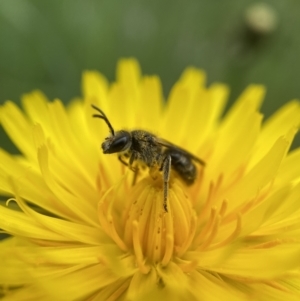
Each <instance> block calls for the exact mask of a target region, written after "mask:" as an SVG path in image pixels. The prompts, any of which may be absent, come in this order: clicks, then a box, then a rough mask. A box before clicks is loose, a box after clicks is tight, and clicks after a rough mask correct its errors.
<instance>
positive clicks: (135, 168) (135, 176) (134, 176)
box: [129, 152, 139, 186]
mask: <svg viewBox="0 0 300 301" xmlns="http://www.w3.org/2000/svg"><path fill="white" fill-rule="evenodd" d="M136 158H137V156H136V153H135V152H132V154H131V156H130V159H129V168H130V169H131V170H132V171H133V172H134V174H133V179H132V186H134V185H135V183H136V180H137V177H138V173H139V169H138V167H133V166H132V164H133V162H134V161H135V160H136Z"/></svg>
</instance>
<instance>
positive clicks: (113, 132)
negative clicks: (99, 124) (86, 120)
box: [91, 105, 115, 136]
mask: <svg viewBox="0 0 300 301" xmlns="http://www.w3.org/2000/svg"><path fill="white" fill-rule="evenodd" d="M91 106H92V108H93V109H95V110H96V111H98V112H99V113H100V114H101V115H100V114H93V117H97V118H101V119H103V120H104V121H105V123H106V124H107V126H108V127H109V130H110V132H111V134H112V136H114V135H115V131H114V128H113V127H112V125H111V124H110V122H109V120H108V118H107V117H106V115H105V114H104V112H103V111H102V110H100V109H99V108H98V107H96V106H95V105H91Z"/></svg>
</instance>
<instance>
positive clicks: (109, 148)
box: [101, 131, 131, 154]
mask: <svg viewBox="0 0 300 301" xmlns="http://www.w3.org/2000/svg"><path fill="white" fill-rule="evenodd" d="M130 146H131V135H130V133H129V132H126V131H118V132H116V133H115V134H114V135H113V136H110V137H107V138H105V140H104V142H103V143H102V145H101V147H102V150H103V153H104V154H112V153H119V152H123V151H126V150H128V149H129V148H130Z"/></svg>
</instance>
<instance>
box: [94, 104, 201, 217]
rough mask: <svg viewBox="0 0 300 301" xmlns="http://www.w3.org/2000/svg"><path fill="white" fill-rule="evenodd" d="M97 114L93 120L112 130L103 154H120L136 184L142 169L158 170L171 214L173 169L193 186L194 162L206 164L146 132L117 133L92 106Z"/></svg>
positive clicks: (164, 204)
mask: <svg viewBox="0 0 300 301" xmlns="http://www.w3.org/2000/svg"><path fill="white" fill-rule="evenodd" d="M92 108H93V109H95V110H96V111H97V112H98V113H97V114H93V117H96V118H101V119H103V120H104V121H105V123H106V125H107V126H108V128H109V131H110V136H108V137H106V138H105V140H104V142H103V143H102V144H101V148H102V150H103V153H104V154H112V153H118V159H119V160H120V162H121V163H122V164H124V165H126V166H128V167H129V168H130V169H131V170H132V171H134V180H133V184H134V183H135V181H136V178H137V175H138V172H139V169H140V168H143V167H147V168H149V170H150V172H151V171H153V170H157V169H158V170H159V171H160V172H162V175H163V182H164V186H163V192H164V197H163V208H164V210H165V212H168V207H167V200H168V195H169V180H170V173H171V168H172V170H174V171H175V172H176V173H177V174H178V175H179V177H180V178H181V179H182V180H183V181H184V182H185V183H186V184H187V185H191V184H193V183H194V181H195V179H196V177H197V168H196V166H195V164H194V162H196V163H198V164H200V165H202V166H205V162H204V161H203V160H201V159H199V158H198V157H196V156H194V155H193V154H191V153H190V152H188V151H186V150H185V149H182V148H181V147H179V146H177V145H175V144H173V143H171V142H168V141H167V140H164V139H162V138H159V137H157V136H155V135H153V134H151V133H149V132H147V131H143V130H133V131H125V130H120V131H115V130H114V128H113V126H112V125H111V123H110V121H109V119H108V118H107V116H106V115H105V114H104V112H103V111H102V110H101V109H99V108H98V107H96V106H95V105H92Z"/></svg>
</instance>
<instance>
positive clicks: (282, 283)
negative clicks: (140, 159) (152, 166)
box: [0, 60, 300, 301]
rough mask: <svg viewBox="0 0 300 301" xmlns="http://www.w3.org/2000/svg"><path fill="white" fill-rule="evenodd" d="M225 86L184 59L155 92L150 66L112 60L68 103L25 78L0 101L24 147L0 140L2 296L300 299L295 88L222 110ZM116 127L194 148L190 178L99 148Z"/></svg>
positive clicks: (299, 110) (247, 96) (257, 90)
mask: <svg viewBox="0 0 300 301" xmlns="http://www.w3.org/2000/svg"><path fill="white" fill-rule="evenodd" d="M227 94H228V89H227V87H226V86H224V85H222V84H214V85H211V86H209V87H206V85H205V74H204V73H203V72H202V71H200V70H197V69H194V68H189V69H187V70H186V71H185V72H184V73H183V75H182V76H181V78H180V79H179V81H178V82H177V83H176V84H175V85H174V87H173V88H172V90H171V92H170V95H169V97H168V100H167V102H166V105H164V101H163V96H162V91H161V84H160V81H159V78H158V77H156V76H151V77H145V76H144V77H143V76H141V74H140V70H139V65H138V63H137V62H136V61H135V60H122V61H120V63H119V65H118V68H117V80H116V82H115V83H113V84H109V83H108V82H107V80H106V79H105V78H104V77H103V76H102V75H100V74H98V73H96V72H86V73H84V75H83V100H80V99H76V100H74V101H73V102H72V103H71V104H70V105H69V106H68V107H66V108H65V107H64V106H63V105H62V103H61V102H60V101H59V100H54V101H49V100H48V99H47V98H46V97H45V96H44V95H43V94H42V93H40V92H37V91H36V92H33V93H31V94H28V95H25V96H24V97H23V99H22V105H23V108H24V111H25V112H23V111H22V110H21V109H19V108H18V107H17V106H16V105H15V104H13V103H12V102H7V103H6V104H5V105H3V106H2V107H1V110H0V114H1V124H2V126H3V128H4V130H5V131H6V132H7V133H8V135H9V136H10V138H11V140H12V141H13V142H14V143H15V145H16V146H17V147H18V148H19V150H20V152H21V155H12V154H9V153H7V152H6V151H5V150H3V149H1V150H0V193H1V195H2V196H6V199H8V201H7V202H6V203H5V204H2V206H0V216H1V218H0V228H1V229H2V232H5V233H8V234H10V235H11V236H10V237H9V238H7V239H5V240H2V242H1V243H0V267H1V273H0V287H1V295H2V298H3V300H5V301H6V300H21V301H22V300H46V301H47V300H70V301H73V300H89V301H92V300H95V301H96V300H99V301H102V300H111V301H113V300H153V299H154V298H156V300H178V301H179V300H209V301H210V300H218V301H219V300H239V301H240V300H300V273H299V272H300V269H299V267H300V239H299V235H300V203H299V201H300V149H296V150H293V151H292V152H289V147H290V145H291V142H292V140H293V137H294V135H295V133H296V131H297V127H298V126H299V122H300V105H299V102H297V101H291V102H289V103H287V104H286V105H285V106H283V107H282V108H281V109H280V110H278V112H276V113H275V114H274V115H273V116H272V117H271V118H269V119H268V120H266V121H263V118H262V115H261V114H260V113H259V107H260V105H261V102H262V99H263V97H264V94H265V90H264V88H263V87H262V86H259V85H253V86H250V87H248V88H247V89H246V90H245V91H244V93H243V94H242V95H241V96H240V97H239V99H238V100H237V102H236V103H235V104H234V106H233V107H232V108H231V110H230V111H229V112H228V113H227V114H226V115H225V117H222V112H223V109H224V106H225V102H226V98H227ZM91 104H93V105H96V106H97V107H99V108H101V109H102V110H103V111H104V112H105V114H107V116H108V117H109V119H110V122H111V123H112V125H113V127H114V129H116V130H119V129H126V130H129V131H130V130H132V129H144V130H146V131H150V132H151V133H153V135H155V136H157V137H162V138H164V139H167V140H168V141H171V142H172V143H174V144H175V145H178V146H180V147H182V148H184V149H186V150H188V151H189V152H191V153H192V154H194V155H195V156H197V157H199V158H201V159H203V160H204V161H205V162H206V166H205V167H202V166H201V165H200V164H197V163H195V165H196V166H197V172H198V175H197V177H196V181H195V183H194V184H193V185H190V186H187V185H186V184H185V183H184V181H183V180H182V178H180V177H179V176H178V174H176V172H174V170H173V169H174V168H173V169H172V172H171V176H170V183H169V197H168V200H167V201H168V212H166V211H165V210H164V208H163V192H164V191H163V187H164V185H163V177H162V175H161V173H158V172H157V173H156V174H151V175H149V173H148V172H147V170H146V171H145V173H142V174H141V175H139V176H138V178H137V181H136V184H135V185H132V178H133V173H132V171H130V170H129V169H128V168H127V167H126V166H124V165H123V164H121V163H120V162H119V160H118V159H117V157H116V156H113V155H107V154H103V153H102V150H101V148H100V144H101V143H102V142H103V141H104V139H105V137H107V136H108V132H109V131H108V127H107V125H106V124H105V122H103V120H100V119H97V118H93V117H92V115H93V114H95V111H94V110H93V109H92V107H91Z"/></svg>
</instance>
